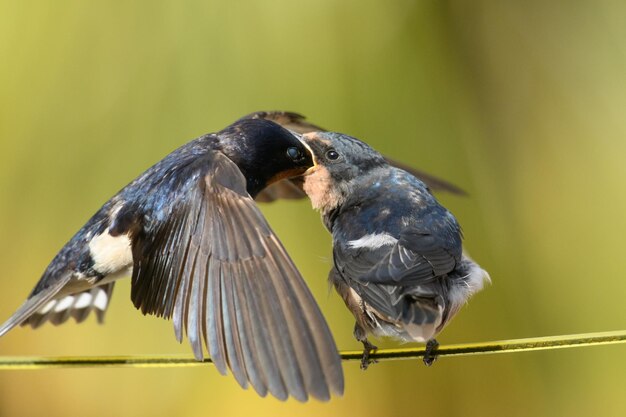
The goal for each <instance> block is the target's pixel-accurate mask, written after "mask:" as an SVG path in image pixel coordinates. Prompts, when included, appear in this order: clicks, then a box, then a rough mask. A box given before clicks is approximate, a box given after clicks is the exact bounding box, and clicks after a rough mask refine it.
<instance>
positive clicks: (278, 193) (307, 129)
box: [240, 111, 466, 202]
mask: <svg viewBox="0 0 626 417" xmlns="http://www.w3.org/2000/svg"><path fill="white" fill-rule="evenodd" d="M244 119H264V120H271V121H273V122H275V123H278V124H279V125H281V126H283V127H284V128H286V129H288V130H290V131H292V132H296V133H300V134H304V133H311V132H325V131H326V129H324V128H322V127H320V126H318V125H315V124H313V123H310V122H308V121H307V120H306V118H305V117H304V116H302V115H301V114H298V113H294V112H289V111H259V112H255V113H250V114H248V115H246V116H244V117H242V118H241V119H240V120H244ZM384 158H385V160H386V161H387V162H388V163H389V164H390V165H392V166H395V167H397V168H401V169H403V170H405V171H407V172H410V173H411V174H413V175H414V176H416V177H417V178H419V179H420V180H421V181H423V182H424V184H426V185H427V186H428V188H430V189H431V190H432V191H445V192H449V193H452V194H456V195H466V193H465V191H463V190H462V189H461V188H459V187H457V186H456V185H454V184H452V183H450V182H448V181H446V180H443V179H441V178H437V177H436V176H434V175H431V174H428V173H426V172H424V171H422V170H419V169H416V168H413V167H411V166H409V165H406V164H403V163H402V162H399V161H396V160H395V159H392V158H389V157H387V156H385V157H384ZM302 181H303V178H302V177H292V178H288V179H284V180H282V181H278V182H275V183H274V184H271V185H269V186H268V187H266V188H265V189H264V190H263V191H261V192H260V193H259V194H258V195H257V197H256V201H259V202H270V201H274V200H276V199H301V198H305V197H306V193H305V192H304V190H303V189H302Z"/></svg>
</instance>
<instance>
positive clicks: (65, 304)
mask: <svg viewBox="0 0 626 417" xmlns="http://www.w3.org/2000/svg"><path fill="white" fill-rule="evenodd" d="M72 304H74V296H72V295H68V296H67V297H65V298H61V299H60V300H59V301H57V303H56V305H55V306H54V312H55V313H58V312H60V311H63V310H67V309H68V308H70V307H71V306H72Z"/></svg>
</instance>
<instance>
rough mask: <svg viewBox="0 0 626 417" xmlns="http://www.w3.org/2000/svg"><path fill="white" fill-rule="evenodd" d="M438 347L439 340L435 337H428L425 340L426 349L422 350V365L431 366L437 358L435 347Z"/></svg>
mask: <svg viewBox="0 0 626 417" xmlns="http://www.w3.org/2000/svg"><path fill="white" fill-rule="evenodd" d="M438 347H439V342H437V341H436V340H435V339H430V340H429V341H428V342H426V351H425V352H424V365H426V366H431V365H432V364H433V363H435V361H436V360H437V353H436V351H437V348H438Z"/></svg>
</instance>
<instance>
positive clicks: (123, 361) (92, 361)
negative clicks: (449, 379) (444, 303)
mask: <svg viewBox="0 0 626 417" xmlns="http://www.w3.org/2000/svg"><path fill="white" fill-rule="evenodd" d="M617 343H626V330H621V331H613V332H597V333H585V334H575V335H566V336H548V337H533V338H528V339H515V340H503V341H496V342H481V343H466V344H458V345H448V346H440V347H439V348H438V349H437V351H436V354H437V356H438V357H445V356H467V355H486V354H492V353H513V352H529V351H535V350H547V349H561V348H572V347H583V346H600V345H611V344H617ZM424 352H425V348H423V347H421V348H403V349H380V350H378V351H376V352H374V353H372V354H371V355H370V358H371V359H376V360H378V361H382V360H401V359H415V358H422V357H423V356H424ZM362 355H363V352H362V351H345V352H341V358H342V359H343V360H345V361H360V360H361V357H362ZM205 363H211V359H205V360H204V361H203V362H198V361H196V360H195V359H194V358H193V357H192V356H190V355H135V356H88V357H85V356H74V357H71V356H67V357H38V356H5V357H0V370H24V369H49V368H86V367H134V368H158V367H176V366H197V365H203V364H205Z"/></svg>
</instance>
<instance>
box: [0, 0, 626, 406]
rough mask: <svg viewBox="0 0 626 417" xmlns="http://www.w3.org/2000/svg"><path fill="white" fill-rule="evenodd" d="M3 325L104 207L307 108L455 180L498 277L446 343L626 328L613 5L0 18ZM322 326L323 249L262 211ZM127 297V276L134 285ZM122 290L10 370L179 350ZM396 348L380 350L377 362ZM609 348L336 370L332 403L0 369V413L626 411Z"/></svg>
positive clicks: (140, 4) (347, 341) (310, 230)
mask: <svg viewBox="0 0 626 417" xmlns="http://www.w3.org/2000/svg"><path fill="white" fill-rule="evenodd" d="M0 57H1V58H0V264H1V265H2V267H3V273H2V275H1V276H0V319H1V320H4V319H5V318H6V317H8V316H9V315H10V314H11V313H12V312H13V311H14V309H15V308H16V307H17V306H18V305H19V304H20V303H21V302H22V300H23V298H24V297H25V296H26V295H27V293H28V292H29V291H30V289H31V288H32V286H33V285H34V284H35V282H36V281H37V279H38V277H39V276H40V274H41V272H42V270H43V269H44V268H45V266H46V265H47V263H48V262H49V261H50V259H51V258H52V257H53V256H54V254H55V253H56V251H57V250H58V249H59V248H60V247H61V246H62V244H63V243H64V242H65V241H66V240H67V239H69V238H70V237H71V235H72V234H73V233H74V232H75V231H76V230H77V229H78V228H79V227H80V226H81V225H82V224H83V223H84V221H85V220H86V219H87V218H88V217H89V216H90V215H91V214H92V213H93V212H94V211H95V210H96V209H97V208H98V207H99V206H100V204H102V203H103V202H104V201H106V199H108V198H109V197H110V196H111V195H112V194H113V193H115V192H116V191H117V190H118V189H119V188H121V187H122V186H123V185H125V184H126V183H127V182H129V181H130V180H131V179H132V178H134V177H135V176H136V175H138V174H139V173H141V172H142V171H143V170H144V169H145V168H147V167H148V166H149V165H151V164H152V163H154V162H155V161H157V160H159V159H160V158H162V157H163V156H164V155H166V154H167V153H168V152H169V151H171V150H172V149H174V148H176V147H177V146H179V145H181V144H182V143H184V142H186V141H187V140H189V139H191V138H194V137H196V136H198V135H200V134H203V133H205V132H209V131H214V130H218V129H220V128H222V127H224V126H226V125H227V124H229V123H230V122H231V121H233V120H235V119H236V118H238V117H240V116H242V115H244V114H246V113H248V112H251V111H255V110H271V109H285V110H294V111H298V112H301V113H303V114H305V115H307V116H308V117H309V119H310V120H311V121H313V122H315V123H318V124H320V125H322V126H325V127H327V128H330V129H333V130H338V131H342V132H346V133H350V134H352V135H354V136H357V137H359V138H362V139H364V140H366V141H367V142H369V143H370V144H372V145H373V146H374V147H375V148H377V149H379V150H381V151H383V152H385V153H387V154H389V155H390V156H393V157H395V158H398V159H400V160H403V161H404V162H408V163H411V164H414V165H415V166H418V167H420V168H423V169H424V170H426V171H428V172H431V173H433V174H436V175H439V176H441V177H443V178H446V179H448V180H450V181H452V182H454V183H457V184H459V185H460V186H462V187H463V188H465V189H466V190H468V192H469V193H470V196H469V197H468V198H459V197H453V196H449V195H441V200H442V201H443V202H444V204H446V205H447V206H448V207H449V208H450V209H451V210H452V211H453V212H454V213H455V214H456V215H457V217H458V218H459V220H460V222H461V223H462V225H463V227H464V230H465V236H466V246H467V248H468V250H469V251H470V253H471V254H472V256H473V257H474V258H475V259H476V260H477V261H479V262H480V263H481V265H482V266H484V267H485V268H486V269H487V270H488V271H489V272H490V273H491V276H492V278H493V285H492V286H490V287H488V288H486V290H485V291H484V292H483V293H481V294H479V295H478V296H476V297H475V298H474V299H473V300H472V302H471V303H470V305H469V306H468V307H467V308H465V309H464V310H463V311H462V312H461V314H460V315H459V316H458V317H457V318H456V319H455V320H454V321H453V323H452V324H451V325H450V326H449V327H448V328H447V329H446V331H445V332H444V333H443V334H442V335H441V336H440V338H439V340H440V341H441V342H442V343H461V342H470V341H487V340H499V339H509V338H522V337H532V336H541V335H553V334H567V333H580V332H590V331H605V330H617V329H623V328H626V320H625V319H624V316H625V314H624V313H625V307H624V294H625V293H626V279H625V278H626V274H625V272H626V268H625V266H624V254H623V249H624V248H625V247H626V233H625V231H626V216H624V213H626V193H625V192H624V180H625V179H626V163H625V159H626V158H625V155H626V154H625V152H626V140H625V139H626V116H625V115H626V4H625V3H624V2H623V1H609V0H607V1H595V2H571V1H566V0H560V1H553V2H545V1H534V0H532V1H518V2H506V1H505V2H502V1H480V0H474V1H467V2H461V1H408V0H407V1H385V2H383V1H370V0H360V1H356V0H350V1H343V2H338V1H335V0H317V1H309V0H306V1H289V0H274V1H265V2H260V1H241V2H235V1H230V2H227V1H219V2H217V1H188V2H161V1H135V2H126V1H109V2H85V1H78V0H73V1H64V2H49V1H22V2H16V1H10V0H5V1H1V2H0ZM263 210H264V212H265V213H266V215H267V217H268V219H269V220H270V223H271V224H272V225H273V226H274V228H275V229H276V231H277V233H278V234H279V236H280V237H281V238H282V239H283V242H284V243H285V245H286V247H287V248H288V250H289V252H290V253H291V254H292V255H293V258H294V259H295V261H296V263H297V265H299V267H300V269H301V271H302V273H303V274H304V276H305V277H306V278H307V280H308V282H309V284H310V287H311V288H312V290H313V292H314V293H315V296H316V297H317V299H318V300H319V303H320V305H321V307H322V309H323V311H324V313H325V315H326V317H327V318H328V320H329V322H330V325H331V328H332V330H333V333H334V334H335V337H336V339H337V342H338V345H339V346H340V348H342V349H358V348H359V345H358V344H357V342H355V341H354V340H353V339H352V324H353V320H352V317H351V315H350V314H349V313H348V311H347V310H346V309H345V308H344V306H343V304H342V301H341V300H340V299H339V297H337V296H336V295H335V294H334V293H330V295H329V293H328V289H327V284H326V275H327V271H328V269H329V265H330V264H329V262H330V256H331V248H330V238H329V236H328V235H327V233H326V231H325V230H324V229H323V228H322V226H321V223H320V221H319V216H318V214H317V213H314V212H313V211H312V210H311V209H310V206H309V204H308V202H297V203H293V202H287V203H280V204H276V205H271V206H264V207H263ZM127 281H128V280H127ZM127 281H125V282H123V283H121V285H118V286H117V289H116V294H115V296H114V297H113V300H112V305H111V308H110V309H109V312H108V315H107V324H106V326H98V325H97V324H95V320H93V318H91V319H90V320H89V321H88V322H87V323H85V324H82V325H80V326H77V325H74V324H69V325H65V326H62V327H59V328H54V327H52V326H46V327H45V328H42V329H41V330H39V331H36V332H34V331H31V330H29V329H17V330H14V331H13V332H11V333H9V334H8V335H7V336H5V337H3V338H2V339H1V340H0V354H1V355H116V354H118V355H119V354H145V353H151V354H158V353H189V352H190V351H189V349H188V347H187V345H186V343H185V344H183V345H178V344H177V343H176V342H175V340H174V337H173V331H172V327H171V323H168V322H165V321H163V320H160V319H156V318H152V317H143V316H141V314H139V313H138V312H137V311H135V310H134V309H133V307H132V305H131V303H130V301H129V292H130V288H129V282H127ZM382 346H393V344H389V343H386V344H382ZM625 353H626V352H625V350H624V347H623V346H608V347H599V348H584V349H574V350H562V351H545V352H539V353H518V354H509V355H498V356H480V357H465V358H449V359H442V360H440V361H439V362H438V363H437V364H436V365H435V366H434V367H432V368H430V369H427V368H425V367H424V366H423V365H422V364H421V363H420V362H418V361H415V362H385V363H381V364H378V365H377V366H373V367H372V368H371V369H370V370H368V371H367V372H365V373H364V372H361V371H360V370H359V368H358V364H357V363H346V364H345V372H346V394H345V396H344V397H343V398H337V399H334V400H333V401H331V402H330V403H328V404H322V403H316V402H312V403H310V404H305V405H302V404H299V403H297V402H295V401H289V402H287V403H280V402H278V401H276V400H274V399H272V398H267V399H261V398H258V397H257V396H256V394H254V392H252V391H243V390H241V389H240V388H239V387H238V386H237V384H236V383H235V381H234V379H233V378H231V377H229V378H225V377H221V376H219V375H218V374H217V372H216V371H215V370H214V369H212V368H211V367H210V366H205V367H191V368H179V369H162V370H160V369H82V370H45V371H23V372H22V371H3V372H0V415H1V416H17V415H20V416H27V415H39V416H42V415H46V416H68V415H93V416H110V415H129V416H144V415H145V416H206V415H217V416H240V415H255V416H262V415H268V416H281V415H285V416H286V415H294V414H298V415H312V416H316V415H354V416H359V417H366V416H383V415H389V416H395V415H426V416H429V417H436V416H492V415H493V416H495V415H509V416H525V415H535V416H544V415H550V416H552V415H568V416H587V415H598V416H623V415H626V396H625V395H624V393H625V392H626V390H625V388H626V381H625V378H626V377H625V375H626V360H625V359H624V357H625Z"/></svg>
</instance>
